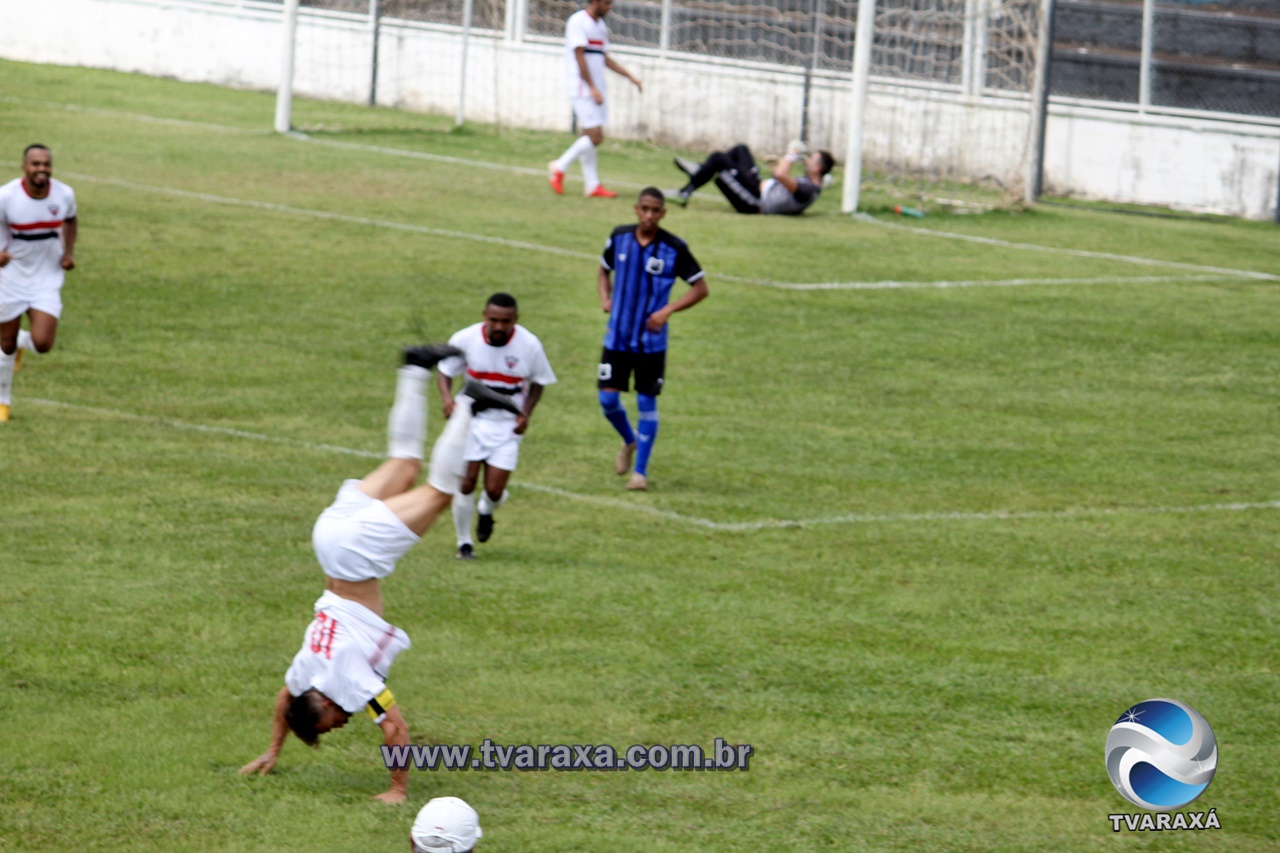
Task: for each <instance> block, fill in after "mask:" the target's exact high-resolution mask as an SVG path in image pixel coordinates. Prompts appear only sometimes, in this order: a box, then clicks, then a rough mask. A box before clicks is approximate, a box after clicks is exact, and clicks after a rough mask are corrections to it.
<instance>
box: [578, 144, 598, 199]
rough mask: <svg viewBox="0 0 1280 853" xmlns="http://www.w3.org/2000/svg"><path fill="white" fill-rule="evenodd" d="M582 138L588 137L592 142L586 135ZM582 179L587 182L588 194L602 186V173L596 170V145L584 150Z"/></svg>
mask: <svg viewBox="0 0 1280 853" xmlns="http://www.w3.org/2000/svg"><path fill="white" fill-rule="evenodd" d="M582 138H583V139H586V140H587V142H588V143H590V142H591V140H590V139H588V138H587V137H585V136H584V137H582ZM582 180H583V181H585V182H586V185H587V188H586V190H585V192H586V194H587V195H591V194H592V193H593V192H595V191H596V187H598V186H600V174H599V173H598V172H597V171H596V147H595V146H594V145H591V146H589V148H588V149H587V150H586V151H584V152H582Z"/></svg>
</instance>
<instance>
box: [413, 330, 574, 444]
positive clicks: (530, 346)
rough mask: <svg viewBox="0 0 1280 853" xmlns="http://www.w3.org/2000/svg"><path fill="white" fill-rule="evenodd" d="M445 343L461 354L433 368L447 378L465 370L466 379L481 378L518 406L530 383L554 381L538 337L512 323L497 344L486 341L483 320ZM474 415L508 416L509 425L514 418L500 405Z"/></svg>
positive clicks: (503, 418) (498, 417)
mask: <svg viewBox="0 0 1280 853" xmlns="http://www.w3.org/2000/svg"><path fill="white" fill-rule="evenodd" d="M449 344H450V346H455V347H457V348H458V349H460V350H462V355H460V356H458V355H455V356H453V357H451V358H446V359H445V360H444V361H442V362H440V363H439V364H438V365H436V370H439V371H440V372H441V373H442V374H443V375H445V376H448V377H451V378H452V377H454V376H457V375H458V374H459V373H462V372H463V371H464V370H465V371H466V373H467V378H468V379H475V380H477V381H479V382H483V383H484V384H485V385H488V386H489V387H490V388H492V389H493V390H495V391H497V392H498V393H500V394H509V395H511V398H512V399H513V400H514V401H515V404H516V406H518V407H519V408H520V409H521V410H523V409H524V400H525V394H526V393H527V392H528V390H529V385H530V383H533V384H537V385H552V384H554V383H555V381H556V375H555V373H554V372H553V371H552V370H551V363H550V362H548V361H547V354H546V352H545V351H544V350H543V349H542V341H540V340H538V337H537V336H536V335H535V334H534V333H533V332H531V331H529V330H528V329H526V328H525V327H524V326H521V325H518V324H517V325H516V326H515V327H513V328H512V330H511V337H509V338H507V342H506V343H505V344H503V345H502V346H500V347H496V346H493V345H492V344H490V343H489V339H488V337H487V336H486V335H485V329H484V323H483V322H480V323H476V324H475V325H474V326H467V328H465V329H463V330H462V331H460V332H458V333H457V334H455V335H454V336H453V337H452V338H449ZM476 417H477V418H478V419H481V420H509V421H511V423H512V425H513V426H514V424H515V420H516V416H515V415H513V414H511V413H510V412H507V411H503V410H502V409H486V410H485V411H483V412H480V413H479V414H477V415H476Z"/></svg>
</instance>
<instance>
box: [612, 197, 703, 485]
mask: <svg viewBox="0 0 1280 853" xmlns="http://www.w3.org/2000/svg"><path fill="white" fill-rule="evenodd" d="M666 215H667V206H666V197H665V196H663V194H662V191H661V190H659V189H656V188H654V187H646V188H645V189H643V190H641V191H640V198H639V199H638V200H637V201H636V218H637V219H638V220H639V222H638V224H636V225H620V226H618V227H617V228H615V229H613V233H612V234H610V235H609V241H608V242H607V243H605V245H604V254H602V255H601V256H600V273H599V277H598V279H597V287H598V290H599V292H600V307H601V308H603V309H604V311H605V313H607V314H608V315H609V327H608V328H607V329H606V330H605V333H604V352H603V354H601V356H600V368H599V371H598V375H597V377H596V378H597V380H598V381H597V387H598V388H599V389H600V406H601V408H603V409H604V416H605V417H606V418H608V419H609V423H611V424H613V428H614V429H616V430H617V431H618V434H619V435H620V436H622V450H620V451H619V452H618V459H617V464H616V466H615V469H614V470H616V471H617V472H618V473H619V474H626V473H627V472H628V471H631V479H630V480H629V481H628V482H627V488H628V489H631V490H632V491H643V490H645V489H647V488H648V487H649V454H651V453H652V452H653V444H654V442H655V441H657V438H658V394H660V393H661V392H662V380H663V373H664V371H665V367H666V360H667V321H668V320H669V319H670V318H671V315H672V314H674V313H675V312H677V311H683V310H685V309H686V308H691V307H693V306H694V305H697V304H698V303H699V302H701V301H702V300H704V299H706V298H707V280H706V277H705V275H706V274H705V273H704V272H703V271H702V267H700V266H698V261H697V260H696V259H695V258H694V257H693V254H692V253H691V252H690V251H689V247H688V246H687V245H686V244H685V242H684V241H683V240H681V239H680V238H679V237H677V236H675V235H674V234H671V233H669V232H667V231H663V230H662V229H661V228H659V227H658V223H659V222H661V221H662V217H664V216H666ZM611 277H612V278H611ZM677 278H682V279H684V280H685V281H686V282H687V283H688V284H689V285H690V287H689V289H688V290H687V291H686V292H685V293H684V294H683V295H682V296H680V298H679V299H677V300H676V301H674V302H669V301H668V300H670V298H671V289H672V287H673V286H674V285H675V283H676V279H677ZM632 372H634V373H635V375H636V402H637V405H638V407H639V410H640V414H639V423H638V424H637V426H636V429H635V430H634V431H633V430H632V429H631V423H630V421H628V420H627V410H626V408H624V407H623V405H622V402H621V400H620V398H619V395H620V394H622V393H623V392H625V391H629V390H631V389H630V379H631V374H632ZM633 458H634V460H635V470H634V471H632V468H631V463H632V459H633Z"/></svg>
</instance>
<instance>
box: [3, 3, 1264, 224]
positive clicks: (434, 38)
mask: <svg viewBox="0 0 1280 853" xmlns="http://www.w3.org/2000/svg"><path fill="white" fill-rule="evenodd" d="M5 5H6V11H8V12H9V15H8V16H7V17H8V20H9V21H10V23H11V24H13V23H15V22H16V26H15V25H11V26H9V27H5V28H0V57H5V58H8V59H15V60H23V61H28V62H45V63H52V64H60V65H82V66H89V67H96V68H110V69H115V70H120V71H134V72H140V73H144V74H150V75H157V76H167V77H175V78H177V79H180V80H188V81H198V82H209V83H218V84H223V85H229V86H238V87H245V88H254V89H275V88H276V86H277V81H278V79H279V73H280V71H279V69H280V46H281V35H282V29H283V28H282V26H281V18H282V15H281V7H280V6H278V5H271V4H266V3H259V2H254V0H5ZM49 22H53V23H52V24H50V23H49ZM33 32H40V33H42V37H39V38H32V37H31V33H33ZM297 44H298V62H297V73H296V76H295V90H296V91H297V92H298V93H299V94H307V95H314V96H318V97H327V98H335V99H341V100H350V101H356V102H363V101H364V100H365V99H366V98H367V97H368V60H369V52H370V51H369V46H370V45H369V37H368V28H367V25H365V24H364V23H362V22H360V21H358V20H357V19H355V18H352V17H344V16H335V15H328V14H319V13H315V12H313V11H311V10H305V9H304V10H303V14H302V18H301V23H300V31H299V38H298V42H297ZM379 51H380V62H379V86H378V101H379V103H382V104H386V105H391V106H398V107H403V108H406V109H413V110H426V111H434V112H443V113H446V114H450V115H452V114H453V113H454V112H455V111H456V109H457V95H458V88H459V66H460V56H461V39H460V37H459V31H458V29H457V28H453V27H447V26H435V25H423V24H408V25H393V24H390V23H387V24H385V25H384V27H383V29H382V37H381V39H380V42H379ZM615 56H616V58H618V59H619V60H620V61H621V62H622V63H623V64H625V65H626V66H628V67H629V68H630V69H631V70H632V71H634V72H635V73H636V74H637V76H639V77H640V78H641V79H642V80H643V81H644V83H645V92H644V94H643V95H641V94H639V93H637V92H636V91H635V90H634V89H633V88H632V87H631V86H630V85H629V84H628V83H627V82H626V81H625V80H624V79H622V78H619V77H612V78H611V80H610V87H611V88H610V122H609V132H610V134H612V135H614V136H617V137H623V138H632V139H647V140H651V141H654V142H659V143H663V144H671V145H680V146H685V147H690V148H708V149H709V148H712V147H723V146H724V145H726V144H728V143H732V142H737V141H744V142H747V143H748V144H750V145H751V146H752V147H753V148H757V149H759V150H761V151H777V150H779V149H780V147H781V146H782V145H783V144H784V143H785V142H786V141H787V140H789V139H792V138H795V137H796V136H798V135H799V132H800V123H801V110H802V96H801V92H802V77H801V75H800V74H799V73H796V72H792V71H779V70H776V69H769V68H765V67H754V68H753V67H744V66H743V65H742V64H731V63H727V62H718V61H714V60H706V61H702V60H697V61H695V60H691V59H682V58H676V57H674V56H669V57H663V56H660V55H659V54H658V53H657V52H656V51H645V50H631V49H625V48H618V49H616V50H615ZM562 61H563V60H562V54H561V48H560V46H559V45H558V44H555V43H553V42H539V41H534V40H526V41H515V40H512V39H510V38H507V37H504V36H503V35H499V34H474V35H473V37H472V38H471V41H470V47H469V52H468V61H467V104H466V114H467V117H468V118H469V119H472V120H477V121H486V122H495V121H500V122H502V123H504V124H509V125H516V126H521V127H530V128H540V129H565V130H567V129H568V128H569V126H570V114H569V108H568V104H567V101H566V99H565V98H564V96H563V94H562V74H563V72H562V66H561V63H562ZM848 88H849V87H848V82H847V80H846V79H844V78H842V77H840V76H836V75H823V76H819V77H818V78H816V79H815V81H814V86H813V90H812V93H811V102H810V139H811V140H812V141H813V142H814V143H815V144H818V145H821V146H823V147H828V148H830V149H831V150H832V151H835V152H837V153H839V152H843V151H844V150H845V134H846V125H847V121H848V118H847V116H848V109H847V107H848V103H847V102H848ZM58 99H59V100H65V101H69V102H74V101H75V95H74V93H65V94H63V95H61V96H59V98H58ZM869 101H870V103H869V111H868V127H867V130H866V133H865V134H864V140H865V145H866V155H865V156H866V158H867V159H866V164H867V165H868V166H872V167H889V166H892V167H893V168H897V169H920V170H924V171H928V172H931V173H933V174H940V175H945V176H949V177H955V176H959V175H968V176H970V177H973V178H996V179H997V180H1000V181H1001V182H1002V183H1004V184H1005V185H1006V186H1010V187H1017V186H1019V185H1020V182H1021V180H1022V177H1023V176H1022V174H1021V168H1020V167H1019V166H1018V165H1017V164H1019V163H1020V162H1021V157H1022V152H1023V151H1024V150H1025V145H1026V117H1025V116H1026V114H1025V112H1024V111H1023V109H1022V107H1021V106H1019V105H1018V104H1016V103H1011V102H1010V101H1008V100H1007V99H991V98H983V99H976V100H965V99H962V98H959V97H958V96H950V95H942V94H938V93H925V92H923V91H922V90H910V89H901V88H897V87H888V86H876V85H873V87H872V92H871V95H870V99H869ZM962 129H963V131H964V132H965V133H967V134H968V135H969V138H972V139H976V140H978V142H977V143H975V144H963V145H958V144H955V143H954V142H952V141H949V140H954V139H955V138H957V134H958V133H959V132H960V131H961V130H962ZM1278 182H1280V126H1275V125H1271V126H1268V125H1258V124H1246V123H1243V122H1241V123H1236V122H1230V121H1211V120H1208V119H1203V118H1169V117H1164V118H1161V117H1155V116H1145V117H1143V116H1138V115H1136V114H1134V113H1132V112H1129V111H1126V110H1123V109H1101V108H1097V107H1091V106H1087V105H1079V104H1062V103H1055V104H1054V105H1053V107H1052V108H1051V110H1050V117H1049V120H1048V127H1047V140H1046V155H1045V188H1046V190H1047V191H1049V192H1051V193H1055V194H1058V193H1061V194H1068V195H1073V196H1077V197H1082V198H1096V199H1109V200H1114V201H1124V202H1135V203H1144V204H1161V205H1167V206H1170V207H1176V208H1181V209H1186V210H1196V211H1207V212H1217V213H1227V214H1233V215H1238V216H1247V217H1252V218H1271V217H1273V216H1274V215H1275V204H1276V190H1277V183H1278Z"/></svg>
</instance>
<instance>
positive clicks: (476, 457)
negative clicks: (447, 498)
mask: <svg viewBox="0 0 1280 853" xmlns="http://www.w3.org/2000/svg"><path fill="white" fill-rule="evenodd" d="M482 316H483V317H484V320H483V321H481V322H479V323H476V324H475V325H473V326H468V327H467V328H465V329H463V330H462V331H460V332H458V333H457V334H455V335H454V336H453V337H451V338H450V339H449V345H450V346H454V347H457V348H458V349H459V350H461V352H462V354H461V355H460V356H454V357H451V358H447V359H445V360H444V361H442V362H440V366H439V368H438V369H437V371H436V384H437V385H439V387H440V398H441V399H442V400H443V401H444V412H445V416H446V417H448V416H451V415H452V412H453V409H454V401H453V377H455V376H457V375H458V374H460V373H462V372H463V371H464V370H465V371H466V375H467V379H468V380H470V381H474V382H482V383H484V385H485V386H487V387H488V388H489V389H490V390H492V391H496V392H497V393H499V394H503V395H506V396H507V397H509V398H510V399H511V400H512V402H513V403H515V406H516V409H517V410H518V411H519V414H518V415H514V416H513V415H512V414H511V413H510V412H505V411H499V410H497V409H494V410H490V411H487V412H485V413H483V414H481V415H479V416H478V417H476V419H475V420H474V421H472V423H471V433H470V435H469V436H468V438H467V451H466V458H467V473H466V474H465V475H464V476H463V478H462V486H461V487H460V488H459V489H458V494H457V495H455V496H454V499H453V522H454V526H455V527H456V528H457V531H458V558H459V559H462V560H467V559H471V558H472V557H474V556H475V543H474V542H472V540H471V518H472V515H473V514H474V513H475V512H476V510H479V514H480V519H479V521H478V523H477V525H476V538H477V539H479V540H480V541H481V542H487V541H489V537H490V536H491V535H493V524H494V522H493V512H494V510H495V509H497V508H498V507H499V506H501V505H502V503H503V501H505V500H506V498H507V483H508V481H509V480H510V479H511V472H512V471H514V470H516V462H517V460H518V459H519V458H520V442H521V441H523V440H524V433H525V430H526V429H528V428H529V419H530V418H531V417H533V410H534V408H535V407H536V406H537V405H538V401H539V400H540V399H542V389H543V387H544V386H546V385H551V384H552V383H554V382H555V381H556V375H555V373H554V372H553V371H552V370H551V364H550V363H549V362H548V361H547V354H546V352H544V351H543V349H542V342H541V341H539V340H538V338H537V336H535V335H534V334H533V333H532V332H530V331H529V330H528V329H526V328H525V327H523V326H520V325H518V324H517V322H516V321H517V320H518V319H519V313H518V311H517V305H516V300H515V297H514V296H512V295H511V294H509V293H495V294H494V295H493V296H490V297H489V300H488V301H487V302H486V303H485V306H484V312H483V314H482ZM481 463H483V464H484V488H483V489H482V490H481V494H480V499H479V501H478V506H477V501H476V500H475V497H474V495H475V488H476V482H477V480H479V478H480V465H481Z"/></svg>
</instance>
